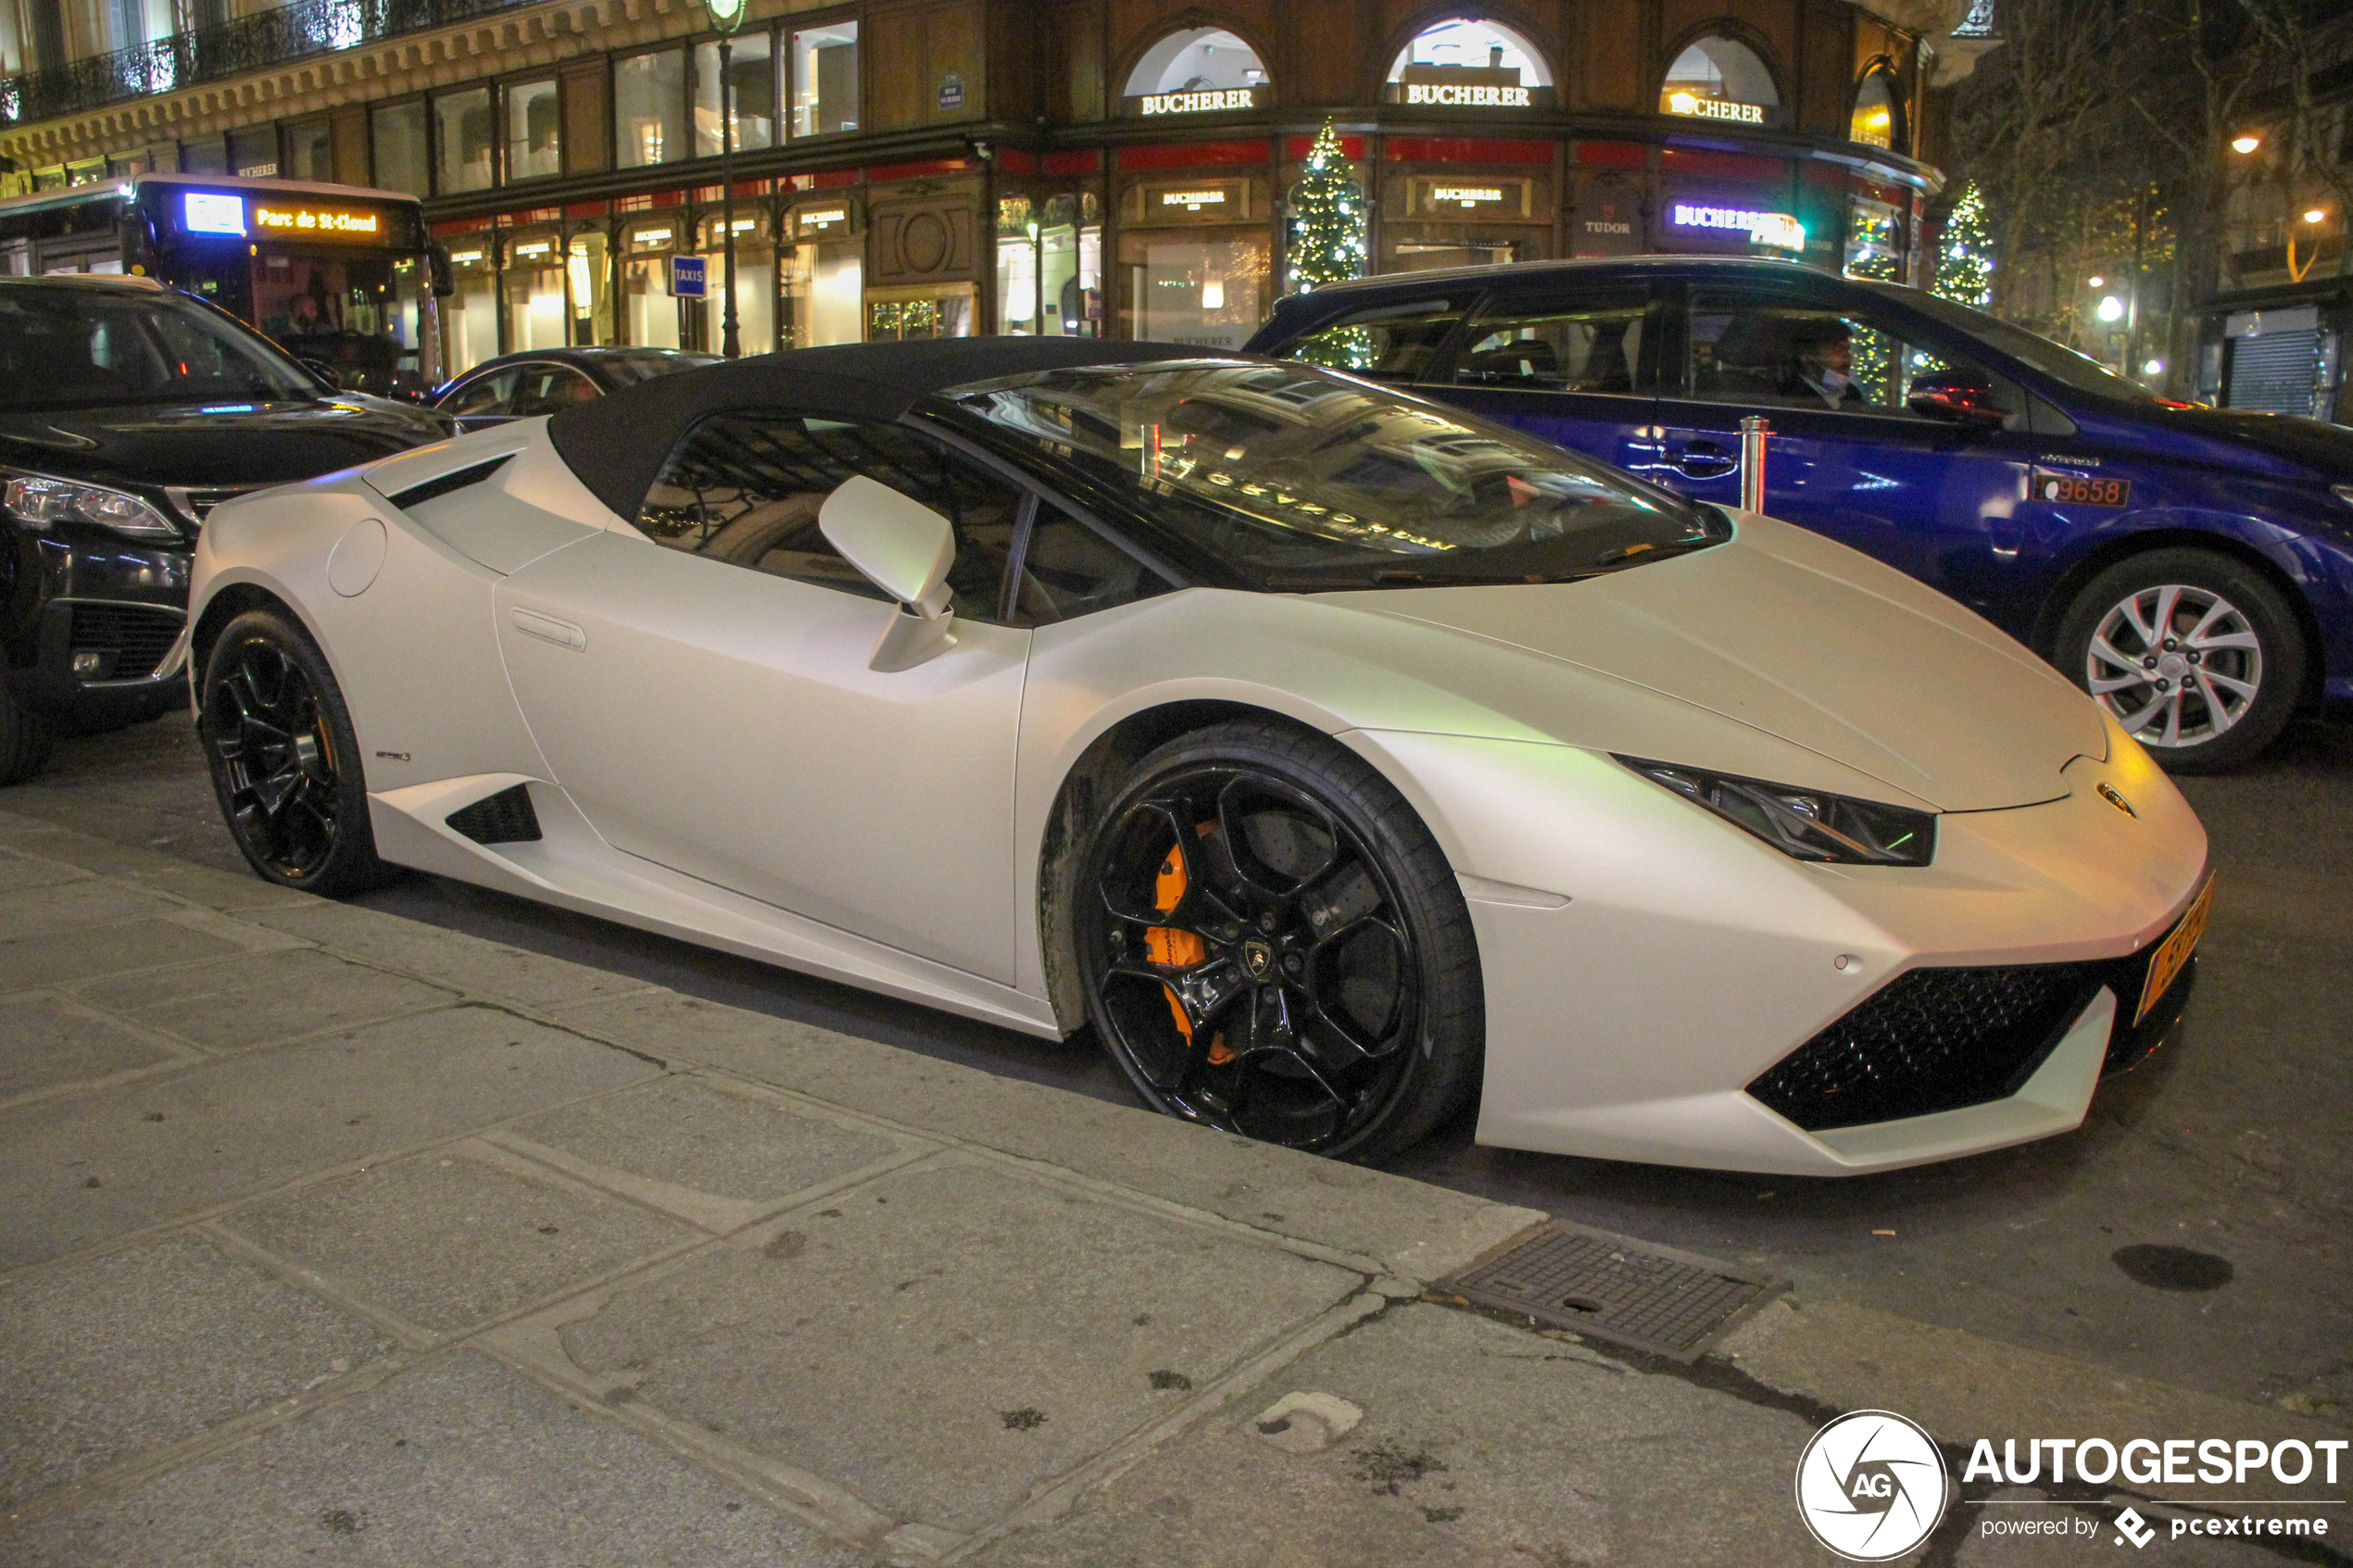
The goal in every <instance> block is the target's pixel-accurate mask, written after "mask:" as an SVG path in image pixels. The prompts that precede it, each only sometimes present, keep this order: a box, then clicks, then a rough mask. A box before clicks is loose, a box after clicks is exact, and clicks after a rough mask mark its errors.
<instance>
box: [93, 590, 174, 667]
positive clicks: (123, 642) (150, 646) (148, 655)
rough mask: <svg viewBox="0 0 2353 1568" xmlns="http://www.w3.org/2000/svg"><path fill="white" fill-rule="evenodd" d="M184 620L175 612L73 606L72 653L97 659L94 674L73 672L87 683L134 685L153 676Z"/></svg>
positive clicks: (126, 607)
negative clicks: (111, 682)
mask: <svg viewBox="0 0 2353 1568" xmlns="http://www.w3.org/2000/svg"><path fill="white" fill-rule="evenodd" d="M185 619H186V618H185V617H184V616H182V614H181V613H180V612H179V611H178V610H176V609H149V608H145V607H144V606H141V605H76V606H74V607H73V633H72V637H71V639H70V640H71V643H72V647H73V651H74V652H75V653H77V654H82V653H94V654H96V655H97V656H98V665H97V668H96V669H95V670H93V671H87V672H82V671H76V672H77V673H80V674H82V679H84V680H89V681H136V680H141V679H144V678H145V677H146V676H149V675H152V674H154V673H155V672H156V666H157V665H158V664H161V663H162V662H163V656H164V655H165V654H167V653H170V651H171V645H172V644H173V643H174V642H176V641H178V640H179V637H180V623H181V622H182V621H183V620H185Z"/></svg>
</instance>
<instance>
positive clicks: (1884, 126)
mask: <svg viewBox="0 0 2353 1568" xmlns="http://www.w3.org/2000/svg"><path fill="white" fill-rule="evenodd" d="M1846 134H1847V139H1848V140H1849V141H1854V142H1861V143H1863V144H1865V145H1867V146H1873V147H1886V148H1888V149H1890V150H1891V151H1894V150H1899V149H1901V148H1902V146H1903V145H1904V125H1903V115H1902V112H1901V110H1900V109H1899V108H1898V107H1897V105H1896V102H1895V75H1894V72H1893V71H1890V70H1889V69H1887V68H1886V67H1884V66H1874V67H1873V68H1872V69H1870V70H1869V72H1868V73H1866V74H1865V76H1864V78H1863V85H1862V86H1861V87H1860V88H1858V89H1856V94H1855V120H1854V127H1853V129H1852V130H1850V131H1848V132H1847V133H1846Z"/></svg>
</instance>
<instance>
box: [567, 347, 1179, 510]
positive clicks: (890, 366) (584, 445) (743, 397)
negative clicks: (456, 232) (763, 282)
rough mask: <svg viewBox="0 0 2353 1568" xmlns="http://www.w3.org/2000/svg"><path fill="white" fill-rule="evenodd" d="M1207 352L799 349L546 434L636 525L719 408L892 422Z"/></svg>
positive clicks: (617, 403)
mask: <svg viewBox="0 0 2353 1568" xmlns="http://www.w3.org/2000/svg"><path fill="white" fill-rule="evenodd" d="M1218 353H1219V351H1218V350H1215V349H1202V348H1189V347H1185V346H1183V345H1178V344H1170V343H1114V342H1110V341H1108V340H1106V339H1103V338H1087V337H961V338H927V339H923V340H920V341H917V342H913V343H850V344H841V345H836V346H833V347H829V348H796V349H790V350H787V351H786V352H785V353H782V354H762V355H760V356H759V357H757V358H750V359H738V360H736V361H735V362H734V363H733V364H726V365H710V366H706V367H704V368H703V369H701V370H682V371H680V372H679V373H678V374H676V375H670V376H659V377H656V378H655V379H654V380H652V381H648V382H644V383H639V384H638V385H636V386H633V387H630V388H628V389H626V390H625V391H622V392H616V393H614V394H613V395H611V396H610V397H599V398H598V399H597V400H596V401H595V402H592V403H579V404H574V405H573V407H571V408H566V409H565V410H563V411H562V412H561V413H560V414H557V415H556V416H555V417H554V418H552V419H550V420H548V421H547V438H548V439H549V440H550V441H553V442H554V443H555V445H556V451H557V453H558V454H559V455H560V456H561V457H562V458H563V460H564V462H565V464H566V465H567V466H568V467H570V468H571V470H572V471H573V472H574V473H576V474H578V475H579V476H580V482H581V483H583V484H585V485H586V486H587V487H588V488H589V489H590V490H591V491H592V492H594V493H595V495H596V496H597V498H598V500H600V501H602V502H604V504H605V505H606V506H608V507H610V508H612V509H613V511H614V512H615V513H616V514H617V515H619V516H621V517H624V518H631V519H634V518H635V517H636V515H637V508H639V507H640V506H642V505H644V503H645V499H646V492H647V491H648V490H649V489H651V488H652V487H653V483H654V479H655V476H656V475H658V474H659V473H660V472H661V465H662V463H663V461H664V460H665V459H666V458H668V457H669V456H670V450H671V448H672V447H673V446H675V445H677V443H678V437H679V436H680V435H681V434H683V433H685V432H686V427H687V426H689V425H691V424H693V423H694V422H695V421H696V420H698V419H700V418H702V417H703V416H704V415H705V414H711V413H716V412H718V411H719V410H721V409H724V408H792V409H796V410H799V411H801V412H805V413H830V414H837V415H840V416H841V417H843V418H846V419H870V420H895V419H897V418H898V417H899V416H900V415H901V414H903V413H905V412H906V411H907V410H908V409H909V408H912V407H914V405H915V403H916V402H917V401H918V400H919V399H921V398H924V397H926V396H929V395H931V394H933V393H936V392H943V391H946V390H947V389H949V388H950V387H958V386H970V385H973V384H975V383H979V382H987V381H995V380H997V379H998V378H1000V377H1001V376H1018V375H1024V374H1026V373H1028V372H1030V371H1034V370H1060V369H1062V368H1063V367H1064V366H1068V365H1140V364H1148V363H1150V362H1151V361H1152V360H1155V359H1197V358H1202V356H1204V355H1212V356H1215V355H1218Z"/></svg>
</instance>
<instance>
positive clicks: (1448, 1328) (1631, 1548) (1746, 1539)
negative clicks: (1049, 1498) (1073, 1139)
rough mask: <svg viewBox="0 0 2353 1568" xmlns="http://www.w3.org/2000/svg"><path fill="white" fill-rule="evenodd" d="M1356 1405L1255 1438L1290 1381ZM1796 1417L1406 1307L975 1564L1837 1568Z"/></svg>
mask: <svg viewBox="0 0 2353 1568" xmlns="http://www.w3.org/2000/svg"><path fill="white" fill-rule="evenodd" d="M1293 1390H1297V1391H1303V1392H1313V1393H1322V1394H1327V1395H1330V1396H1333V1397H1336V1398H1338V1399H1342V1400H1345V1401H1348V1403H1349V1404H1351V1405H1353V1406H1355V1407H1356V1408H1357V1409H1358V1410H1360V1411H1362V1412H1363V1416H1362V1420H1361V1421H1360V1423H1359V1424H1357V1425H1356V1426H1354V1427H1353V1429H1352V1430H1350V1431H1347V1432H1345V1433H1344V1434H1341V1435H1340V1436H1338V1437H1337V1438H1336V1439H1335V1440H1333V1441H1331V1442H1329V1444H1328V1445H1327V1446H1326V1447H1322V1448H1316V1449H1310V1450H1309V1451H1307V1452H1303V1453H1301V1452H1289V1451H1285V1450H1284V1449H1281V1448H1279V1447H1277V1445H1276V1444H1275V1443H1274V1442H1273V1441H1271V1440H1270V1439H1269V1437H1268V1436H1262V1435H1260V1434H1259V1432H1258V1431H1257V1422H1258V1417H1259V1415H1260V1414H1261V1413H1262V1412H1263V1411H1265V1410H1267V1409H1269V1408H1270V1407H1271V1406H1272V1405H1273V1403H1274V1402H1275V1400H1276V1399H1277V1398H1278V1397H1280V1396H1281V1395H1283V1394H1284V1393H1286V1392H1288V1391H1293ZM1810 1430H1811V1427H1810V1424H1808V1423H1807V1422H1806V1421H1805V1420H1803V1419H1801V1418H1799V1417H1797V1416H1794V1415H1792V1414H1790V1413H1789V1412H1787V1411H1780V1410H1775V1409H1763V1408H1758V1407H1756V1406H1754V1405H1749V1404H1744V1403H1743V1402H1741V1401H1739V1400H1736V1399H1726V1398H1723V1397H1722V1396H1720V1395H1715V1394H1711V1393H1709V1392H1707V1391H1705V1390H1704V1389H1701V1388H1697V1387H1694V1386H1691V1385H1690V1384H1688V1383H1685V1382H1682V1381H1680V1380H1678V1379H1673V1378H1663V1377H1645V1376H1642V1375H1640V1374H1635V1373H1633V1372H1631V1371H1629V1370H1628V1369H1626V1368H1624V1367H1621V1366H1618V1365H1617V1364H1615V1363H1613V1362H1610V1361H1605V1360H1604V1359H1602V1358H1601V1357H1598V1356H1595V1355H1593V1354H1592V1353H1591V1352H1589V1351H1586V1350H1583V1349H1581V1348H1578V1347H1576V1346H1573V1345H1567V1344H1564V1343H1561V1342H1558V1341H1553V1340H1546V1339H1541V1338H1539V1337H1537V1336H1534V1335H1532V1334H1529V1333H1526V1332H1524V1331H1522V1330H1519V1329H1515V1328H1509V1327H1505V1326H1504V1325H1503V1324H1500V1323H1492V1322H1490V1321H1487V1320H1485V1319H1482V1318H1478V1317H1473V1316H1471V1315H1469V1314H1467V1313H1464V1312H1457V1311H1449V1310H1447V1309H1444V1308H1440V1307H1433V1306H1427V1305H1423V1304H1420V1303H1408V1304H1404V1305H1401V1306H1396V1307H1392V1308H1391V1309H1390V1311H1388V1313H1387V1314H1386V1315H1384V1316H1382V1317H1380V1318H1378V1319H1377V1320H1375V1321H1372V1322H1369V1323H1364V1324H1362V1325H1360V1326H1359V1327H1357V1328H1356V1329H1355V1330H1354V1331H1353V1333H1351V1334H1349V1335H1347V1336H1344V1337H1342V1338H1340V1339H1336V1340H1334V1341H1332V1342H1331V1343H1330V1344H1327V1345H1326V1346H1324V1347H1323V1348H1320V1349H1316V1350H1314V1351H1311V1352H1310V1353H1309V1354H1307V1355H1305V1356H1303V1357H1302V1358H1300V1360H1299V1361H1295V1362H1293V1363H1292V1364H1291V1366H1290V1367H1289V1368H1288V1369H1287V1370H1286V1371H1284V1372H1283V1373H1282V1374H1279V1375H1278V1376H1277V1378H1275V1379H1274V1380H1273V1381H1271V1382H1269V1383H1268V1384H1266V1385H1265V1389H1264V1392H1263V1394H1262V1395H1261V1396H1260V1397H1257V1398H1254V1399H1247V1400H1240V1401H1237V1402H1236V1403H1235V1404H1233V1405H1231V1406H1228V1407H1227V1410H1226V1411H1224V1412H1222V1413H1221V1414H1219V1415H1218V1416H1216V1417H1214V1418H1213V1419H1211V1420H1209V1421H1205V1422H1203V1423H1202V1424H1200V1425H1199V1426H1197V1427H1195V1428H1194V1429H1193V1430H1192V1431H1191V1432H1190V1433H1189V1434H1187V1435H1186V1436H1184V1437H1183V1438H1182V1439H1180V1440H1179V1441H1177V1442H1176V1443H1175V1444H1172V1445H1171V1446H1170V1447H1169V1448H1168V1449H1164V1451H1163V1452H1162V1453H1161V1454H1159V1455H1158V1456H1156V1458H1155V1460H1154V1461H1153V1462H1152V1463H1151V1464H1150V1465H1148V1466H1143V1467H1139V1469H1137V1470H1135V1471H1132V1472H1130V1473H1129V1474H1126V1475H1124V1476H1122V1477H1120V1478H1118V1479H1116V1480H1114V1481H1113V1482H1112V1483H1111V1484H1109V1485H1108V1486H1104V1487H1102V1488H1101V1489H1100V1490H1099V1491H1097V1492H1096V1493H1094V1494H1092V1495H1091V1496H1090V1497H1088V1499H1084V1500H1083V1501H1082V1502H1081V1503H1080V1504H1079V1506H1078V1507H1077V1508H1076V1509H1075V1510H1074V1511H1072V1512H1071V1513H1070V1514H1069V1515H1068V1516H1066V1517H1064V1518H1063V1519H1061V1520H1059V1521H1056V1522H1054V1523H1052V1524H1045V1525H1041V1526H1038V1527H1036V1528H1031V1529H1026V1530H1022V1531H1019V1532H1017V1533H1015V1534H1013V1535H1010V1536H1008V1537H1004V1538H1002V1539H1000V1540H999V1541H997V1542H996V1543H994V1544H993V1545H991V1546H990V1547H989V1548H988V1549H986V1550H984V1551H982V1552H981V1553H980V1554H979V1555H978V1556H977V1557H976V1558H975V1559H974V1561H975V1562H980V1563H985V1564H988V1568H1195V1565H1197V1564H1202V1563H1216V1564H1218V1565H1219V1568H1291V1565H1293V1564H1302V1563H1313V1564H1315V1568H1400V1565H1403V1564H1409V1563H1410V1564H1413V1565H1415V1568H1488V1565H1498V1568H1500V1565H1506V1564H1508V1565H1512V1568H1522V1565H1524V1568H1571V1565H1579V1568H1587V1565H1599V1564H1604V1563H1626V1564H1637V1565H1651V1564H1657V1565H1666V1564H1677V1565H1682V1564H1692V1565H1697V1564H1714V1563H1724V1564H1731V1563H1738V1564H1741V1565H1743V1568H1770V1565H1779V1564H1800V1563H1802V1564H1807V1565H1812V1564H1817V1563H1826V1562H1831V1561H1833V1560H1832V1559H1831V1558H1830V1556H1829V1555H1828V1554H1827V1553H1825V1552H1823V1551H1822V1550H1821V1549H1819V1548H1818V1547H1816V1546H1814V1545H1813V1543H1812V1541H1811V1539H1810V1537H1807V1536H1806V1533H1805V1530H1804V1528H1803V1526H1802V1525H1801V1524H1799V1521H1798V1519H1797V1515H1796V1512H1795V1510H1794V1509H1793V1508H1792V1507H1791V1506H1790V1500H1789V1499H1790V1486H1791V1476H1792V1474H1793V1472H1794V1465H1795V1460H1796V1456H1797V1454H1798V1452H1799V1450H1800V1449H1802V1448H1803V1447H1804V1446H1805V1443H1806V1437H1807V1436H1808V1435H1809V1433H1810Z"/></svg>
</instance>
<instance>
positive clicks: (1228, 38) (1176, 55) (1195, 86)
mask: <svg viewBox="0 0 2353 1568" xmlns="http://www.w3.org/2000/svg"><path fill="white" fill-rule="evenodd" d="M1265 93H1266V67H1265V64H1264V63H1262V62H1261V61H1260V59H1259V57H1258V51H1257V50H1255V49H1253V48H1252V47H1251V46H1250V45H1249V44H1245V43H1243V42H1242V41H1241V40H1240V39H1239V38H1237V37H1235V36H1234V35H1233V34H1232V33H1230V32H1227V31H1226V30H1225V29H1224V28H1222V27H1192V28H1187V29H1186V30H1184V31H1182V32H1172V33H1170V34H1169V35H1168V36H1167V37H1165V38H1164V39H1162V40H1161V41H1160V42H1159V43H1157V44H1153V45H1152V46H1151V48H1149V49H1147V50H1145V51H1144V57H1143V58H1142V59H1140V60H1138V61H1137V62H1136V69H1134V70H1132V71H1129V72H1128V73H1127V94H1126V105H1127V112H1128V113H1129V114H1139V115H1164V114H1210V113H1216V112H1218V111H1220V110H1226V109H1255V108H1264V107H1266V97H1265Z"/></svg>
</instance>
